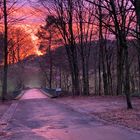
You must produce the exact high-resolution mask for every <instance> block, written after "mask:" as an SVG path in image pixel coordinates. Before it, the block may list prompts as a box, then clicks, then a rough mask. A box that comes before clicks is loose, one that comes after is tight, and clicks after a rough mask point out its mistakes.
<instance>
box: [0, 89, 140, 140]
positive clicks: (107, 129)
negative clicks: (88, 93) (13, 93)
mask: <svg viewBox="0 0 140 140" xmlns="http://www.w3.org/2000/svg"><path fill="white" fill-rule="evenodd" d="M98 100H99V99H97V100H96V104H94V105H95V106H94V107H92V108H91V106H92V105H93V104H92V103H93V99H88V98H87V100H86V101H85V100H83V98H78V99H72V98H70V99H68V98H62V99H49V98H47V97H46V96H44V95H43V94H42V93H41V92H40V91H39V90H36V89H32V90H29V91H27V92H26V93H25V94H24V96H23V97H22V99H21V100H20V101H18V102H17V106H16V108H15V110H13V111H14V113H13V116H12V118H11V119H10V121H9V123H8V124H7V125H6V126H5V127H3V130H1V131H3V132H4V133H3V135H1V136H0V140H139V139H140V133H139V132H138V131H137V132H135V131H133V130H129V129H127V128H125V127H120V126H117V125H113V124H110V123H107V122H106V121H101V120H100V119H97V115H94V113H95V114H96V113H97V112H103V110H106V109H107V108H108V107H109V103H108V102H107V103H106V104H105V105H103V104H102V103H104V102H105V101H104V102H99V101H98ZM113 103H114V102H110V106H112V108H113V105H114V106H115V104H116V106H117V102H116V103H114V104H113ZM120 103H121V102H120ZM122 103H123V102H122ZM99 105H102V106H100V108H99ZM120 106H123V104H120ZM84 108H85V109H84ZM94 108H96V110H93V109H94ZM118 108H120V107H115V108H114V109H118ZM109 111H110V110H109V108H108V112H109Z"/></svg>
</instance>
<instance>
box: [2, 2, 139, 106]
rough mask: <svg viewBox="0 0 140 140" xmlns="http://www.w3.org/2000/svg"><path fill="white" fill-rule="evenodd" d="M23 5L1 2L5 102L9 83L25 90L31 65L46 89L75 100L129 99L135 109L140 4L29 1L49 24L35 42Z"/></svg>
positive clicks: (34, 13)
mask: <svg viewBox="0 0 140 140" xmlns="http://www.w3.org/2000/svg"><path fill="white" fill-rule="evenodd" d="M23 5H24V4H23V2H21V3H20V2H18V1H17V0H11V1H7V0H4V1H1V2H0V7H1V11H0V15H1V16H0V22H1V25H0V26H1V33H0V42H1V43H0V44H1V46H0V62H1V78H0V79H1V98H2V100H5V99H6V96H7V94H8V90H7V89H8V87H9V86H10V83H9V81H11V80H12V81H13V80H14V83H15V87H14V88H19V89H21V88H25V84H24V78H25V77H24V76H23V73H24V72H25V71H26V67H27V65H28V62H31V63H30V65H31V67H32V65H33V64H34V67H35V68H36V69H38V71H39V72H40V74H41V76H42V77H43V80H42V81H41V84H42V85H41V87H48V88H50V89H51V88H57V87H59V88H62V89H63V90H64V91H65V93H66V94H67V95H71V96H79V95H80V96H81V95H82V96H90V95H95V96H125V97H126V102H127V108H128V109H131V108H133V107H132V104H131V96H139V95H140V55H139V54H140V9H139V6H140V1H139V0H51V1H49V0H38V1H30V0H29V1H28V6H29V5H30V8H32V11H33V12H32V14H33V15H34V16H35V15H37V14H40V15H42V16H43V18H44V22H43V23H42V24H39V23H36V24H38V28H37V29H36V32H35V33H34V36H35V37H33V36H32V35H31V33H30V31H28V30H29V29H27V27H26V25H25V23H24V22H25V20H26V19H27V18H28V17H25V16H23V15H21V16H19V15H20V14H19V15H18V10H20V9H22V8H23ZM20 12H21V11H20ZM20 12H19V13H20ZM36 18H39V17H36ZM27 20H29V19H27ZM32 22H34V21H32ZM24 25H25V26H24ZM32 28H34V27H32ZM33 38H36V39H35V41H34V40H33ZM35 42H37V43H36V44H35ZM35 45H36V48H35ZM37 52H38V53H37ZM26 60H28V61H26ZM14 90H15V89H14Z"/></svg>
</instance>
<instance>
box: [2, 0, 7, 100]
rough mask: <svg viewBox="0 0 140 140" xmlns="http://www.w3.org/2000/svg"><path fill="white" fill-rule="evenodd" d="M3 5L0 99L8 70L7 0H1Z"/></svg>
mask: <svg viewBox="0 0 140 140" xmlns="http://www.w3.org/2000/svg"><path fill="white" fill-rule="evenodd" d="M3 7H4V11H3V13H4V74H3V85H2V100H3V101H4V100H5V97H6V94H7V72H8V21H7V1H6V0H4V1H3Z"/></svg>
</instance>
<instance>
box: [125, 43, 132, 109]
mask: <svg viewBox="0 0 140 140" xmlns="http://www.w3.org/2000/svg"><path fill="white" fill-rule="evenodd" d="M124 56H125V61H124V64H125V79H124V80H125V83H124V90H125V95H126V101H127V108H128V109H132V104H131V100H130V66H129V59H128V47H127V45H125V46H124Z"/></svg>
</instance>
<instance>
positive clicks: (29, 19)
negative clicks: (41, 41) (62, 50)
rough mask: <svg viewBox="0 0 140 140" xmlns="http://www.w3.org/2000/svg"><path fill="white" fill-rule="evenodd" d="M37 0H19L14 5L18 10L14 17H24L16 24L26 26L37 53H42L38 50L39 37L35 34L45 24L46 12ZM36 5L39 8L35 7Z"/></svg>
mask: <svg viewBox="0 0 140 140" xmlns="http://www.w3.org/2000/svg"><path fill="white" fill-rule="evenodd" d="M36 1H37V0H30V2H29V1H28V0H18V3H17V4H16V5H15V6H14V7H15V8H16V11H15V12H13V17H14V18H15V19H22V20H21V21H18V22H17V23H16V24H15V25H16V26H19V27H23V28H25V30H26V31H27V32H28V33H29V34H31V37H32V41H33V43H34V45H35V50H36V52H37V54H40V55H41V52H39V51H38V38H37V37H36V35H35V34H36V33H37V31H38V29H39V27H40V26H41V25H43V24H45V14H44V13H43V12H42V11H40V10H39V9H40V7H39V5H38V4H37V3H35V2H36ZM32 2H33V3H32ZM36 5H37V7H38V9H36V8H35V7H36Z"/></svg>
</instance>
